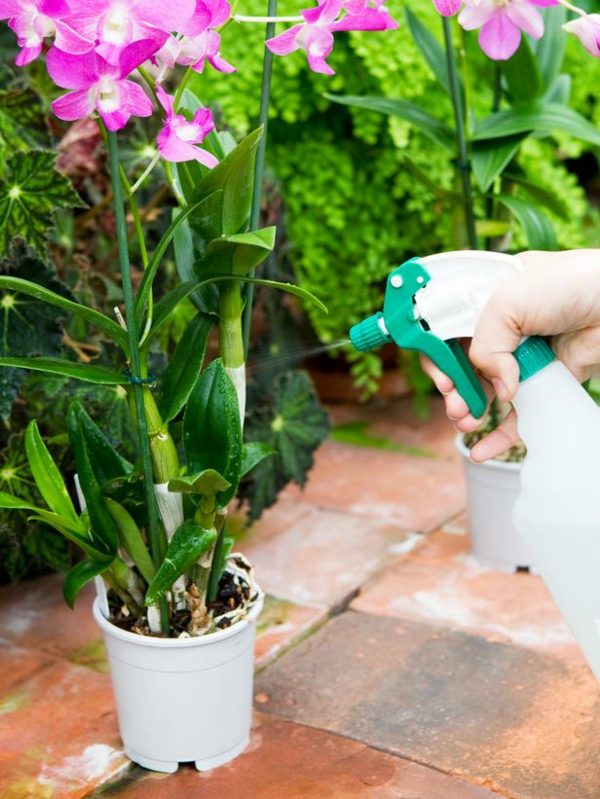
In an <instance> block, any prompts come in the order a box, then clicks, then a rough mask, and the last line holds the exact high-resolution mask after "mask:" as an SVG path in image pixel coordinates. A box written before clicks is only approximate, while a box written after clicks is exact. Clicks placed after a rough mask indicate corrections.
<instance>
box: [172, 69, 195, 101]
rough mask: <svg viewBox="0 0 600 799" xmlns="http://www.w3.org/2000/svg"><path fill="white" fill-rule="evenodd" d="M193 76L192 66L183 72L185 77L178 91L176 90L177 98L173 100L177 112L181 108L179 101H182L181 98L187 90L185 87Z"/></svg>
mask: <svg viewBox="0 0 600 799" xmlns="http://www.w3.org/2000/svg"><path fill="white" fill-rule="evenodd" d="M191 77H192V68H191V67H188V68H187V69H186V71H185V72H184V73H183V78H182V79H181V82H180V84H179V86H178V87H177V91H176V92H175V99H174V100H173V108H174V109H175V112H177V110H178V108H179V103H180V102H181V98H182V97H183V92H184V91H185V87H186V86H187V85H188V82H189V79H190V78H191Z"/></svg>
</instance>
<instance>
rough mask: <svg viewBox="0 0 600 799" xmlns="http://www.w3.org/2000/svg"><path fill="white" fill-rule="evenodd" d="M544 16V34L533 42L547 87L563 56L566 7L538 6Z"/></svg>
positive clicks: (551, 83)
mask: <svg viewBox="0 0 600 799" xmlns="http://www.w3.org/2000/svg"><path fill="white" fill-rule="evenodd" d="M539 11H540V13H541V14H542V16H543V17H544V35H543V36H542V38H541V39H540V40H539V41H538V42H536V43H535V45H534V47H535V55H536V58H537V62H538V65H539V70H540V73H541V75H542V79H543V82H544V86H545V87H546V88H547V89H549V88H550V87H551V86H552V85H553V84H554V82H555V80H556V78H557V77H558V73H559V72H560V69H561V67H562V64H563V60H564V56H565V46H566V43H567V34H566V32H565V31H564V30H563V29H562V26H563V25H564V23H565V22H566V20H567V12H566V9H565V8H563V7H562V6H557V7H556V8H540V9H539Z"/></svg>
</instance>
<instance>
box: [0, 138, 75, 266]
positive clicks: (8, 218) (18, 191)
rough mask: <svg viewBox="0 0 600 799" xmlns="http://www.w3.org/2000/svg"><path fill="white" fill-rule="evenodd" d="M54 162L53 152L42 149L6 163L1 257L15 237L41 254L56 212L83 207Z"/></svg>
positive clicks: (0, 206)
mask: <svg viewBox="0 0 600 799" xmlns="http://www.w3.org/2000/svg"><path fill="white" fill-rule="evenodd" d="M55 162H56V153H53V152H47V151H45V150H32V151H31V152H28V153H18V154H16V155H13V156H12V157H11V158H9V159H8V160H7V161H6V163H5V177H4V180H3V181H0V254H7V253H8V251H9V248H10V245H11V243H12V241H13V240H14V239H16V238H21V239H23V240H24V241H26V242H27V243H28V244H30V245H31V246H32V247H33V248H34V249H36V250H37V251H38V252H44V251H45V249H46V241H47V236H48V233H49V231H50V229H51V228H52V225H53V219H54V214H55V212H56V211H59V210H64V209H68V208H77V207H81V206H82V202H81V199H80V198H79V196H78V194H77V193H76V191H75V190H74V188H73V186H72V184H71V181H70V180H69V179H68V178H67V177H65V176H64V175H62V174H61V173H60V172H59V171H58V170H57V169H56V168H55Z"/></svg>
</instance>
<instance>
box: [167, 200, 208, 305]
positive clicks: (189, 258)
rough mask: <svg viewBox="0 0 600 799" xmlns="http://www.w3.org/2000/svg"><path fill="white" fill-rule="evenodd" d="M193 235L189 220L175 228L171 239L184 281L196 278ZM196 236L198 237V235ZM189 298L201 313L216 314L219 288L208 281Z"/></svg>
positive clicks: (176, 263)
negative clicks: (175, 230)
mask: <svg viewBox="0 0 600 799" xmlns="http://www.w3.org/2000/svg"><path fill="white" fill-rule="evenodd" d="M173 213H174V214H176V213H179V211H178V209H174V211H173ZM194 235H195V234H194V233H193V232H192V229H191V227H190V225H189V222H188V221H186V222H185V223H184V224H183V225H182V226H181V227H180V228H178V229H177V232H176V233H175V237H174V239H173V249H174V251H175V266H176V268H177V273H178V275H179V277H180V278H181V280H182V282H184V283H187V282H188V281H190V280H196V272H195V271H194V264H195V262H196V253H195V248H194ZM196 237H197V238H199V237H198V236H196ZM190 300H191V301H192V302H193V303H194V305H195V306H196V308H197V309H198V310H199V311H200V312H201V313H207V314H213V315H217V314H218V308H219V289H218V288H217V286H216V285H215V284H214V283H209V284H208V285H206V286H204V287H203V288H202V289H199V290H198V291H194V292H192V294H190Z"/></svg>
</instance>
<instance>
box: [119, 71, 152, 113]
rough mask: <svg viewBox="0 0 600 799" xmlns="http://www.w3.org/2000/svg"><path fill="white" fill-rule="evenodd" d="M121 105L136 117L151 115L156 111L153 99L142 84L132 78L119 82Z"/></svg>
mask: <svg viewBox="0 0 600 799" xmlns="http://www.w3.org/2000/svg"><path fill="white" fill-rule="evenodd" d="M119 94H120V100H121V107H122V108H123V109H124V110H126V111H128V112H129V113H130V114H132V115H133V116H136V117H150V116H152V113H153V111H154V106H153V105H152V100H151V99H150V98H149V97H148V95H147V94H146V93H145V92H144V90H143V89H142V87H141V86H139V85H138V84H137V83H134V82H133V81H132V80H122V81H120V82H119Z"/></svg>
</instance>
